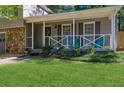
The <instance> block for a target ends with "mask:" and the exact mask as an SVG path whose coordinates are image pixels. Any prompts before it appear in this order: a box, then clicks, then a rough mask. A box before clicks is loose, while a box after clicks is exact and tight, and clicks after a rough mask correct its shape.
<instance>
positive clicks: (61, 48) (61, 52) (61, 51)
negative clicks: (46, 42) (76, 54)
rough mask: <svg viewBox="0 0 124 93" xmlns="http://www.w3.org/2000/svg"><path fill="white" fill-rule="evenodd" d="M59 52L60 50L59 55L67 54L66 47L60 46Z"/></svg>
mask: <svg viewBox="0 0 124 93" xmlns="http://www.w3.org/2000/svg"><path fill="white" fill-rule="evenodd" d="M58 52H59V55H60V56H64V55H65V53H64V47H60V48H59V50H58Z"/></svg>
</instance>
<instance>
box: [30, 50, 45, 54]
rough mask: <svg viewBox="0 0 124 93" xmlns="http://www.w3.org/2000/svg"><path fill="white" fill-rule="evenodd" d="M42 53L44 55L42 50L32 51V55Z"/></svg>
mask: <svg viewBox="0 0 124 93" xmlns="http://www.w3.org/2000/svg"><path fill="white" fill-rule="evenodd" d="M41 53H43V50H42V49H33V50H31V52H30V55H39V54H41Z"/></svg>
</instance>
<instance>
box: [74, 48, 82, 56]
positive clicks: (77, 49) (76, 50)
mask: <svg viewBox="0 0 124 93" xmlns="http://www.w3.org/2000/svg"><path fill="white" fill-rule="evenodd" d="M80 55H81V49H80V47H75V48H73V56H80Z"/></svg>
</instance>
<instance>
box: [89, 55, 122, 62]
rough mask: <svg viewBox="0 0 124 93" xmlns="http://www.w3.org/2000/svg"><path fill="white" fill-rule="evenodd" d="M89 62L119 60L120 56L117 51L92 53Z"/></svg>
mask: <svg viewBox="0 0 124 93" xmlns="http://www.w3.org/2000/svg"><path fill="white" fill-rule="evenodd" d="M89 61H90V62H104V63H111V62H120V56H119V55H118V54H117V53H108V54H94V55H91V56H90V59H89Z"/></svg>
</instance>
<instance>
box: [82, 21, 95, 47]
mask: <svg viewBox="0 0 124 93" xmlns="http://www.w3.org/2000/svg"><path fill="white" fill-rule="evenodd" d="M86 24H93V25H94V29H93V30H94V32H93V35H94V40H95V21H91V22H84V23H83V36H85V35H86V34H85V25H86ZM84 44H85V40H84V39H83V45H84Z"/></svg>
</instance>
